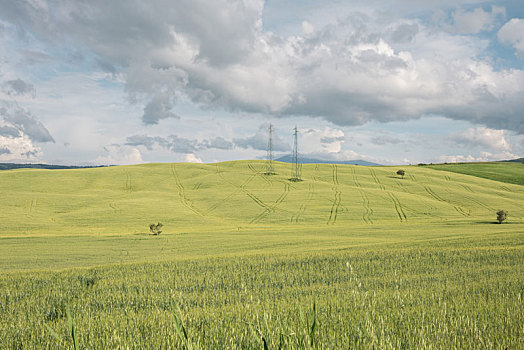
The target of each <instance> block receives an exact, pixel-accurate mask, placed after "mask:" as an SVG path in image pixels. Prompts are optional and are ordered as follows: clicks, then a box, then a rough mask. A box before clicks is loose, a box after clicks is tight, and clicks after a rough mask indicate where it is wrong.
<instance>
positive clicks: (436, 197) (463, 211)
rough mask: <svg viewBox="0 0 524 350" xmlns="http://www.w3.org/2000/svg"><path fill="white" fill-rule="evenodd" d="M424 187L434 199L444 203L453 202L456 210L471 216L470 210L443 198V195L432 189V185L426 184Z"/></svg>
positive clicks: (463, 214)
mask: <svg viewBox="0 0 524 350" xmlns="http://www.w3.org/2000/svg"><path fill="white" fill-rule="evenodd" d="M424 189H425V190H426V192H427V193H428V194H429V195H430V196H431V197H433V198H434V199H436V200H438V201H439V202H444V203H447V204H451V205H453V208H455V210H456V211H457V212H458V213H459V214H461V215H462V216H471V213H470V212H466V211H465V210H464V209H462V207H460V206H458V205H455V204H454V203H451V202H449V201H447V200H445V199H443V198H442V197H440V196H439V195H438V194H436V193H435V192H434V191H433V190H432V189H431V187H429V186H424Z"/></svg>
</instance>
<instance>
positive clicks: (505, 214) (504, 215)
mask: <svg viewBox="0 0 524 350" xmlns="http://www.w3.org/2000/svg"><path fill="white" fill-rule="evenodd" d="M507 218H508V212H507V211H505V210H499V211H498V212H497V221H498V222H499V224H502V221H504V220H506V219H507Z"/></svg>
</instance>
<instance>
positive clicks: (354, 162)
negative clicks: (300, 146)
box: [276, 154, 382, 166]
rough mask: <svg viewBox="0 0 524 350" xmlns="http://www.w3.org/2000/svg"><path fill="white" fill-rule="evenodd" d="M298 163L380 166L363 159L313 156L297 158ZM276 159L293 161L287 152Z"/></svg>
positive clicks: (286, 161) (287, 161) (285, 161)
mask: <svg viewBox="0 0 524 350" xmlns="http://www.w3.org/2000/svg"><path fill="white" fill-rule="evenodd" d="M299 160H300V163H302V164H352V165H367V166H381V165H382V164H377V163H371V162H366V161H365V160H360V159H359V160H345V161H337V160H322V159H315V158H304V157H300V158H299ZM276 161H279V162H284V163H293V156H292V155H290V154H288V155H285V156H283V157H280V158H278V159H276Z"/></svg>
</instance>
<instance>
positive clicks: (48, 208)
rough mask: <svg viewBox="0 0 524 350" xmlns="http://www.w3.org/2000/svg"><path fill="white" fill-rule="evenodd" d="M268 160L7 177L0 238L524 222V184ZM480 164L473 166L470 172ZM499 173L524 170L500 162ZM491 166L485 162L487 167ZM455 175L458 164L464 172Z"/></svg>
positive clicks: (0, 187) (1, 183)
mask: <svg viewBox="0 0 524 350" xmlns="http://www.w3.org/2000/svg"><path fill="white" fill-rule="evenodd" d="M264 166H265V163H264V162H263V161H234V162H224V163H216V164H188V163H180V164H143V165H136V166H118V167H107V168H95V169H76V170H52V171H50V170H37V169H23V170H22V169H19V170H10V171H5V172H1V173H0V193H2V202H3V203H2V205H1V209H2V210H1V211H0V222H1V223H2V227H1V233H0V235H2V236H6V235H20V234H22V235H50V234H64V235H75V234H134V233H145V232H147V231H148V225H149V224H150V223H151V222H157V221H160V222H162V223H163V224H164V227H165V232H167V233H169V232H171V233H176V232H181V231H195V230H196V231H209V230H216V229H217V228H219V227H222V228H224V229H228V230H230V229H240V228H255V227H260V228H268V227H272V228H275V229H276V228H284V227H296V228H300V227H302V228H308V229H311V228H312V227H317V228H324V227H326V226H328V227H329V226H335V227H344V226H347V227H354V226H362V225H365V226H369V225H376V224H388V225H411V224H415V223H419V224H420V223H427V222H443V221H458V222H478V221H482V220H489V219H493V218H494V212H495V211H496V210H497V209H499V208H503V209H505V210H508V211H509V212H510V214H511V218H512V220H513V221H519V220H522V219H523V218H524V212H523V210H524V209H523V208H524V187H522V186H518V185H513V184H508V183H501V182H498V181H493V180H488V179H483V178H479V177H472V176H468V175H463V174H459V173H453V172H443V171H437V170H434V169H433V168H429V167H416V166H412V167H403V169H405V170H406V177H405V178H404V179H401V178H399V177H397V176H396V175H395V172H396V170H397V168H393V167H360V166H352V165H327V164H311V165H308V164H304V165H303V179H304V181H302V182H298V183H292V182H290V181H288V177H289V175H290V172H291V168H290V165H289V164H285V163H279V162H276V164H275V168H276V171H277V173H278V174H277V175H275V176H266V175H264V174H263V173H264ZM471 166H473V165H470V167H471ZM496 166H497V172H498V173H503V169H502V168H501V167H505V168H504V169H506V168H507V169H510V168H511V169H512V167H522V165H521V164H512V163H498V164H496ZM482 167H484V166H482ZM454 169H455V168H454Z"/></svg>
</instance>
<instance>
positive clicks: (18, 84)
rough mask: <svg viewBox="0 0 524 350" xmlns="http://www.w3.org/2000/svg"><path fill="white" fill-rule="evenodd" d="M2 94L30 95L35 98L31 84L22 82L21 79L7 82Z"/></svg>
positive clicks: (34, 91)
mask: <svg viewBox="0 0 524 350" xmlns="http://www.w3.org/2000/svg"><path fill="white" fill-rule="evenodd" d="M3 85H4V92H5V93H6V94H7V95H9V96H13V95H26V94H27V95H30V96H32V97H33V98H34V97H35V96H36V90H35V87H34V86H33V84H31V83H28V82H25V81H23V80H22V79H15V80H8V81H6V82H5V83H4V84H3Z"/></svg>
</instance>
